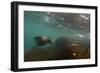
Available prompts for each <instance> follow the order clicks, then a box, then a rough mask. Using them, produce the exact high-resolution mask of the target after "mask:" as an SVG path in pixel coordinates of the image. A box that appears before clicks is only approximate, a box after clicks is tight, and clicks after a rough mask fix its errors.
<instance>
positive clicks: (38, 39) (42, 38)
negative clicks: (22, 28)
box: [34, 36, 52, 46]
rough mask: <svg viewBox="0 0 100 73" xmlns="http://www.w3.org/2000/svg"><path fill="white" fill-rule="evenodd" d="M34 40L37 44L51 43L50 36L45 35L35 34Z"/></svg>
mask: <svg viewBox="0 0 100 73" xmlns="http://www.w3.org/2000/svg"><path fill="white" fill-rule="evenodd" d="M34 40H35V42H36V43H37V45H39V46H42V45H45V44H47V43H52V42H51V40H50V38H48V37H45V36H36V37H34Z"/></svg>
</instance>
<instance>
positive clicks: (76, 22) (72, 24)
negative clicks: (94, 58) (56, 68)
mask: <svg viewBox="0 0 100 73" xmlns="http://www.w3.org/2000/svg"><path fill="white" fill-rule="evenodd" d="M86 58H90V15H89V14H82V13H59V12H39V11H24V61H43V60H61V59H86Z"/></svg>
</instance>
